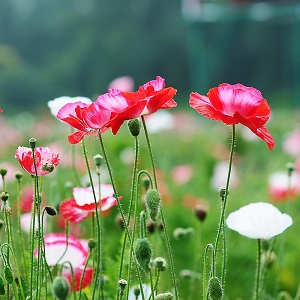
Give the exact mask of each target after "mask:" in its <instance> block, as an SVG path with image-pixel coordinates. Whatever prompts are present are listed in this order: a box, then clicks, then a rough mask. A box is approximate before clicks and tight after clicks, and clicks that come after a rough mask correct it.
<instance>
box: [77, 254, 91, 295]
mask: <svg viewBox="0 0 300 300" xmlns="http://www.w3.org/2000/svg"><path fill="white" fill-rule="evenodd" d="M90 257H91V251H89V255H88V257H87V259H86V261H85V264H84V268H83V271H82V274H81V278H80V285H79V286H80V288H79V291H80V292H79V300H80V299H81V295H82V283H83V279H84V275H85V271H86V267H87V265H88V261H89V259H90Z"/></svg>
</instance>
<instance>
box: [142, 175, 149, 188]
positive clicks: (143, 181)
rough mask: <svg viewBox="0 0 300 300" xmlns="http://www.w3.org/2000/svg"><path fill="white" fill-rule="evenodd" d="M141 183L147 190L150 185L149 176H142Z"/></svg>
mask: <svg viewBox="0 0 300 300" xmlns="http://www.w3.org/2000/svg"><path fill="white" fill-rule="evenodd" d="M142 184H143V187H144V189H145V190H146V191H147V190H148V189H149V187H150V180H149V178H147V177H146V178H143V180H142Z"/></svg>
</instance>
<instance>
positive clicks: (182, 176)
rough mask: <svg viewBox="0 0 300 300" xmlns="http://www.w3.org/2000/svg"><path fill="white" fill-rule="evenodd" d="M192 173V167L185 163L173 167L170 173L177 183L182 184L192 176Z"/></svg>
mask: <svg viewBox="0 0 300 300" xmlns="http://www.w3.org/2000/svg"><path fill="white" fill-rule="evenodd" d="M193 173H194V170H193V167H192V166H191V165H188V164H186V165H180V166H177V167H175V168H173V170H172V172H171V175H172V178H173V180H174V182H175V183H176V184H177V185H184V184H186V183H187V182H188V181H189V180H190V179H191V178H192V176H193Z"/></svg>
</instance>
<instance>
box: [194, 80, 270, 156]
mask: <svg viewBox="0 0 300 300" xmlns="http://www.w3.org/2000/svg"><path fill="white" fill-rule="evenodd" d="M207 96H208V97H206V96H202V95H200V94H198V93H191V95H190V106H191V107H192V108H194V109H195V110H196V111H197V112H198V113H200V114H202V115H203V116H205V117H206V118H208V119H211V120H217V121H221V122H223V123H225V124H227V125H232V124H238V123H241V124H243V125H245V126H246V127H248V128H249V129H250V130H251V131H252V132H253V133H255V134H256V135H257V136H258V137H260V138H261V139H262V140H264V141H265V142H266V143H267V145H268V147H269V149H270V150H271V149H272V148H273V147H274V139H273V137H272V136H271V134H270V133H269V131H268V130H267V128H266V127H264V125H265V124H266V122H267V121H268V120H269V118H270V107H269V105H268V102H267V101H266V100H265V99H264V98H263V97H262V94H261V92H260V91H258V90H256V89H255V88H252V87H246V86H244V85H242V84H239V83H238V84H234V85H230V84H226V83H223V84H220V85H219V86H218V87H216V88H212V89H210V90H209V92H208V94H207Z"/></svg>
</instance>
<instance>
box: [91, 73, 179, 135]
mask: <svg viewBox="0 0 300 300" xmlns="http://www.w3.org/2000/svg"><path fill="white" fill-rule="evenodd" d="M175 94H176V90H175V89H174V88H172V87H169V88H165V80H164V79H163V78H162V77H160V76H157V77H156V79H155V80H151V81H149V82H147V83H146V84H144V85H143V86H141V87H140V88H139V90H138V91H137V92H122V91H121V90H116V89H113V90H109V92H108V93H107V94H104V95H100V96H99V97H98V99H97V101H96V102H95V103H97V105H98V106H99V108H100V109H107V110H109V111H111V112H112V114H111V118H110V121H109V122H108V123H107V125H106V127H110V128H111V129H112V132H113V134H116V133H117V132H118V130H119V129H120V127H121V125H122V124H123V122H124V121H125V120H131V119H134V118H138V117H140V116H141V115H149V114H152V113H154V112H156V111H157V110H159V109H164V108H172V107H176V105H177V103H176V102H175V101H174V100H173V97H174V96H175Z"/></svg>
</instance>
